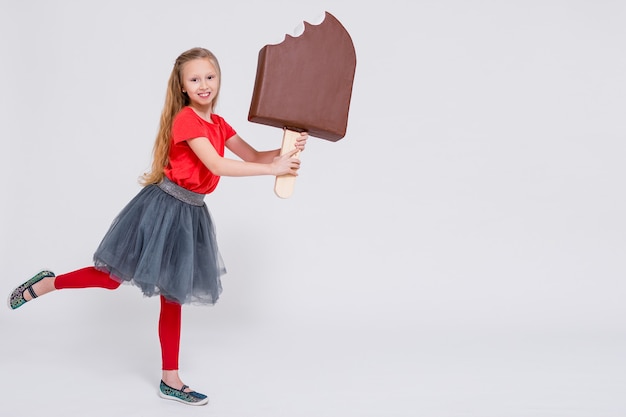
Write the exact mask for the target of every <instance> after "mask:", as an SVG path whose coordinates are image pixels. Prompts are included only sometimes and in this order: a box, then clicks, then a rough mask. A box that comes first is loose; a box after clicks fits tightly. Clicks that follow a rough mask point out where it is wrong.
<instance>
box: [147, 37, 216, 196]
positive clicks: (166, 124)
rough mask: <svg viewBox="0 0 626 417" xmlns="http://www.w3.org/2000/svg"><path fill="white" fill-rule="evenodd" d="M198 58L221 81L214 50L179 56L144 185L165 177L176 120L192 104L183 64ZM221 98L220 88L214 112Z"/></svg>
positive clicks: (184, 53) (191, 50)
mask: <svg viewBox="0 0 626 417" xmlns="http://www.w3.org/2000/svg"><path fill="white" fill-rule="evenodd" d="M194 59H208V60H209V61H210V62H211V64H213V66H214V67H215V70H216V71H217V79H218V82H219V83H221V80H222V73H221V70H220V66H219V63H218V61H217V58H216V57H215V55H213V53H212V52H211V51H209V50H208V49H204V48H192V49H190V50H188V51H185V52H183V53H182V54H180V56H179V57H178V58H176V62H175V63H174V68H172V73H171V74H170V79H169V81H168V83H167V92H166V95H165V104H164V105H163V111H162V112H161V121H160V123H159V132H158V134H157V137H156V140H155V141H154V148H153V150H152V154H153V159H152V167H151V169H150V172H147V173H145V174H144V175H143V176H142V177H141V183H142V184H143V185H149V184H157V183H160V182H161V181H162V180H163V176H164V173H163V169H164V168H165V167H166V166H167V164H168V162H169V157H168V155H169V152H170V143H171V134H172V123H173V121H174V117H175V116H176V115H177V114H178V112H180V111H181V110H182V109H183V107H185V106H187V105H188V104H189V96H188V95H187V93H183V82H182V76H183V67H184V65H185V64H186V63H187V62H189V61H192V60H194ZM218 97H219V87H218V90H217V94H215V97H214V98H213V101H212V104H211V111H213V109H215V106H216V104H217V98H218Z"/></svg>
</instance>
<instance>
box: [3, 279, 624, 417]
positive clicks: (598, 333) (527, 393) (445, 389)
mask: <svg viewBox="0 0 626 417" xmlns="http://www.w3.org/2000/svg"><path fill="white" fill-rule="evenodd" d="M103 291H104V290H86V291H83V293H82V294H83V295H82V297H81V300H82V301H80V302H78V301H76V300H77V297H76V295H75V294H70V293H71V291H66V292H59V293H57V294H54V295H51V296H48V297H45V298H44V297H42V298H41V299H39V300H37V301H36V303H30V304H27V305H26V306H24V307H22V308H20V309H19V310H17V311H10V310H8V309H3V310H2V311H1V312H0V324H1V326H2V331H3V335H4V336H3V343H2V344H0V357H1V358H2V362H3V363H2V369H3V371H4V372H3V375H4V377H3V378H2V382H1V384H2V386H1V392H2V401H1V402H0V415H2V416H10V415H28V416H75V415H76V416H78V415H80V416H94V417H99V416H107V417H108V416H124V417H131V416H151V417H158V416H172V415H177V416H178V415H199V414H202V415H213V416H224V417H229V416H237V417H239V416H251V417H252V416H253V417H264V416H268V417H270V416H271V417H280V416H285V417H299V416H303V417H309V416H310V417H352V416H355V417H356V416H364V417H366V416H384V417H393V416H402V417H416V416H425V417H439V416H441V417H444V416H445V417H456V416H475V417H534V416H541V417H548V416H559V417H583V416H584V417H623V416H625V415H626V399H625V398H626V397H625V396H624V395H623V394H624V392H626V376H625V375H626V360H625V358H624V352H626V334H625V333H624V332H623V329H621V330H619V331H618V330H611V329H604V330H602V329H595V330H591V329H584V328H572V329H569V330H568V329H556V330H555V329H549V328H539V327H534V328H527V329H521V328H517V329H516V328H506V329H505V328H491V329H488V328H485V327H481V326H480V325H475V326H469V325H468V326H466V327H465V328H463V329H461V328H460V327H455V326H449V327H447V328H446V327H444V326H438V327H437V328H428V327H427V326H420V325H413V326H406V325H398V324H395V325H394V324H393V323H379V324H373V325H367V324H365V323H339V322H337V323H334V324H329V323H322V322H320V323H315V322H313V321H311V322H309V323H299V324H298V325H289V324H287V323H288V320H284V321H282V322H276V323H273V324H272V323H268V322H267V321H264V320H258V321H255V320H231V321H230V322H226V323H225V322H224V321H223V320H222V321H220V320H221V319H223V317H220V312H219V306H218V307H215V308H213V309H212V308H201V307H190V308H186V309H185V310H184V320H183V340H182V350H181V374H182V376H183V379H184V380H185V382H187V383H188V384H189V385H191V386H192V387H193V388H196V389H198V390H199V391H201V392H205V393H207V394H208V395H209V396H210V398H211V401H210V403H209V405H207V406H205V407H197V408H196V407H189V406H185V405H182V404H178V403H175V402H170V401H164V400H161V399H160V398H158V397H157V395H156V389H157V384H158V381H159V364H160V357H159V347H158V339H157V336H156V319H155V318H156V315H157V313H158V302H157V300H156V299H145V300H143V301H141V302H139V303H137V302H136V301H137V295H136V294H135V292H134V291H133V290H130V289H129V291H126V290H125V289H120V290H118V291H117V292H116V295H113V294H112V293H111V294H110V295H109V293H103ZM120 293H121V296H120V295H119V294H120ZM103 294H104V295H103ZM58 303H64V304H63V305H64V307H63V309H59V308H54V307H55V305H56V306H57V307H58ZM131 314H134V318H133V319H124V317H130V316H131Z"/></svg>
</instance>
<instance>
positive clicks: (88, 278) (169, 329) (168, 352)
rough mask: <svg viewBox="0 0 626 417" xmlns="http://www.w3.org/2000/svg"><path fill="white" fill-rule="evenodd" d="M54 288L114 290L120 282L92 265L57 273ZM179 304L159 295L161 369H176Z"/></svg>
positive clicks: (178, 340)
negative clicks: (60, 273)
mask: <svg viewBox="0 0 626 417" xmlns="http://www.w3.org/2000/svg"><path fill="white" fill-rule="evenodd" d="M54 286H55V288H56V289H58V290H61V289H66V288H94V287H95V288H106V289H109V290H114V289H116V288H118V287H119V286H120V283H119V282H117V281H116V280H114V279H112V278H111V277H110V276H109V274H107V273H106V272H102V271H99V270H97V269H96V268H94V267H87V268H83V269H79V270H77V271H74V272H69V273H67V274H62V275H58V276H57V277H56V279H55V281H54ZM180 322H181V305H180V304H178V303H175V302H172V301H168V300H166V299H165V297H163V296H161V313H160V315H159V340H160V341H161V357H162V360H163V370H164V371H171V370H177V369H178V352H179V350H180Z"/></svg>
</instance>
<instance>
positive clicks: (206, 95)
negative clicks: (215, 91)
mask: <svg viewBox="0 0 626 417" xmlns="http://www.w3.org/2000/svg"><path fill="white" fill-rule="evenodd" d="M198 95H199V96H200V97H202V98H208V97H209V96H210V95H211V93H198Z"/></svg>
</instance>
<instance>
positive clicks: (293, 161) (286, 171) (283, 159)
mask: <svg viewBox="0 0 626 417" xmlns="http://www.w3.org/2000/svg"><path fill="white" fill-rule="evenodd" d="M298 140H300V139H298ZM305 141H306V139H305ZM299 151H300V149H298V147H297V146H296V147H295V148H294V149H292V150H291V151H289V152H287V153H286V154H284V155H283V156H277V157H276V158H274V161H272V163H271V164H270V165H271V167H272V175H274V176H277V177H278V176H280V175H298V169H300V160H299V159H298V158H297V157H296V156H295V154H296V153H297V152H299Z"/></svg>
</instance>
